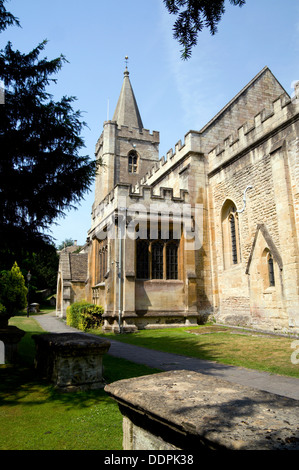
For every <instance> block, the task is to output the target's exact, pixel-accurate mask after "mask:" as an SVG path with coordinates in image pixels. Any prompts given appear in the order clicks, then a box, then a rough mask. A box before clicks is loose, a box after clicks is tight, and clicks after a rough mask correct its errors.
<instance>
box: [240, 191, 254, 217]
mask: <svg viewBox="0 0 299 470" xmlns="http://www.w3.org/2000/svg"><path fill="white" fill-rule="evenodd" d="M248 189H252V186H247V188H246V189H245V191H244V196H243V203H244V205H243V209H241V210H240V211H237V214H242V212H244V211H245V207H246V191H247V190H248Z"/></svg>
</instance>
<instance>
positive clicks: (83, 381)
mask: <svg viewBox="0 0 299 470" xmlns="http://www.w3.org/2000/svg"><path fill="white" fill-rule="evenodd" d="M32 338H33V339H34V341H35V344H36V356H35V367H36V370H37V372H38V373H39V374H40V375H42V376H43V377H45V378H46V379H48V380H49V381H51V382H52V383H54V385H55V387H56V388H58V389H60V390H62V391H71V392H72V391H77V390H89V389H98V388H103V387H104V386H105V382H104V379H103V355H104V354H106V353H107V352H108V350H109V348H110V342H109V341H106V340H103V339H101V338H98V337H96V336H94V337H92V336H91V335H87V334H83V333H51V334H41V335H33V336H32Z"/></svg>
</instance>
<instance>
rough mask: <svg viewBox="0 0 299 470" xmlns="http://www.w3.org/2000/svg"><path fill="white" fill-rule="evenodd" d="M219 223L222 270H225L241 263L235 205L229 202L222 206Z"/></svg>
mask: <svg viewBox="0 0 299 470" xmlns="http://www.w3.org/2000/svg"><path fill="white" fill-rule="evenodd" d="M221 222H222V243H223V245H222V246H223V262H224V268H225V269H227V268H229V267H230V266H233V265H235V264H239V263H240V261H241V253H240V234H239V220H238V213H237V209H236V206H235V204H234V203H233V202H232V201H230V200H227V201H226V202H225V203H224V204H223V207H222V211H221Z"/></svg>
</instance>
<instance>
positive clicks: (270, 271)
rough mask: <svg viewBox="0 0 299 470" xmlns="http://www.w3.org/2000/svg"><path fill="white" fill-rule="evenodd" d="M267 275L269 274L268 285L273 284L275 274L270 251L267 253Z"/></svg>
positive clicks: (271, 285)
mask: <svg viewBox="0 0 299 470" xmlns="http://www.w3.org/2000/svg"><path fill="white" fill-rule="evenodd" d="M268 275H269V287H274V286H275V276H274V263H273V257H272V255H271V253H268Z"/></svg>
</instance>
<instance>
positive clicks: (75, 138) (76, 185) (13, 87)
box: [0, 0, 96, 252]
mask: <svg viewBox="0 0 299 470" xmlns="http://www.w3.org/2000/svg"><path fill="white" fill-rule="evenodd" d="M4 3H5V0H0V31H3V30H4V29H5V28H6V27H7V26H10V25H18V24H19V21H18V19H17V18H15V17H14V16H13V15H11V14H10V13H8V12H7V10H6V8H5V6H4ZM46 43H47V41H43V42H42V43H40V44H38V45H37V46H36V47H35V48H34V49H33V50H32V51H30V52H28V53H22V52H20V51H18V50H14V48H13V45H12V44H11V43H10V42H9V43H8V44H7V45H6V47H5V48H4V49H1V50H0V81H2V83H4V87H5V103H4V104H0V240H1V247H0V250H6V252H7V250H12V251H13V250H14V249H17V247H18V245H19V244H23V246H24V245H26V244H28V247H29V246H30V245H31V246H32V245H35V248H36V244H37V243H38V242H41V244H42V243H43V242H44V241H45V240H47V238H48V237H46V236H45V235H44V230H46V229H48V228H49V227H50V225H51V224H52V223H53V221H54V220H55V219H56V218H57V217H59V216H63V215H64V214H65V210H66V209H68V208H70V207H75V206H76V204H77V203H78V202H79V201H80V199H81V198H82V196H83V195H84V194H85V193H86V192H87V191H88V190H89V188H90V186H91V183H92V181H93V179H94V176H95V171H96V167H95V162H94V161H91V160H90V159H89V157H88V156H81V154H80V151H81V149H82V148H83V147H84V141H83V139H82V137H81V133H82V130H83V128H84V126H85V123H84V122H83V121H82V120H81V113H80V112H79V111H74V110H73V102H74V100H75V98H74V97H69V96H64V97H62V99H61V100H59V101H55V100H54V99H53V97H52V96H51V95H50V94H49V93H48V92H47V87H48V85H49V84H50V83H51V82H53V81H54V82H55V81H56V80H55V78H54V76H55V74H56V73H57V72H59V70H60V69H61V67H62V66H63V64H64V62H65V61H66V59H65V58H64V57H63V56H62V55H61V56H60V57H58V58H55V59H52V60H48V59H47V57H42V54H43V52H44V49H45V47H46Z"/></svg>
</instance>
